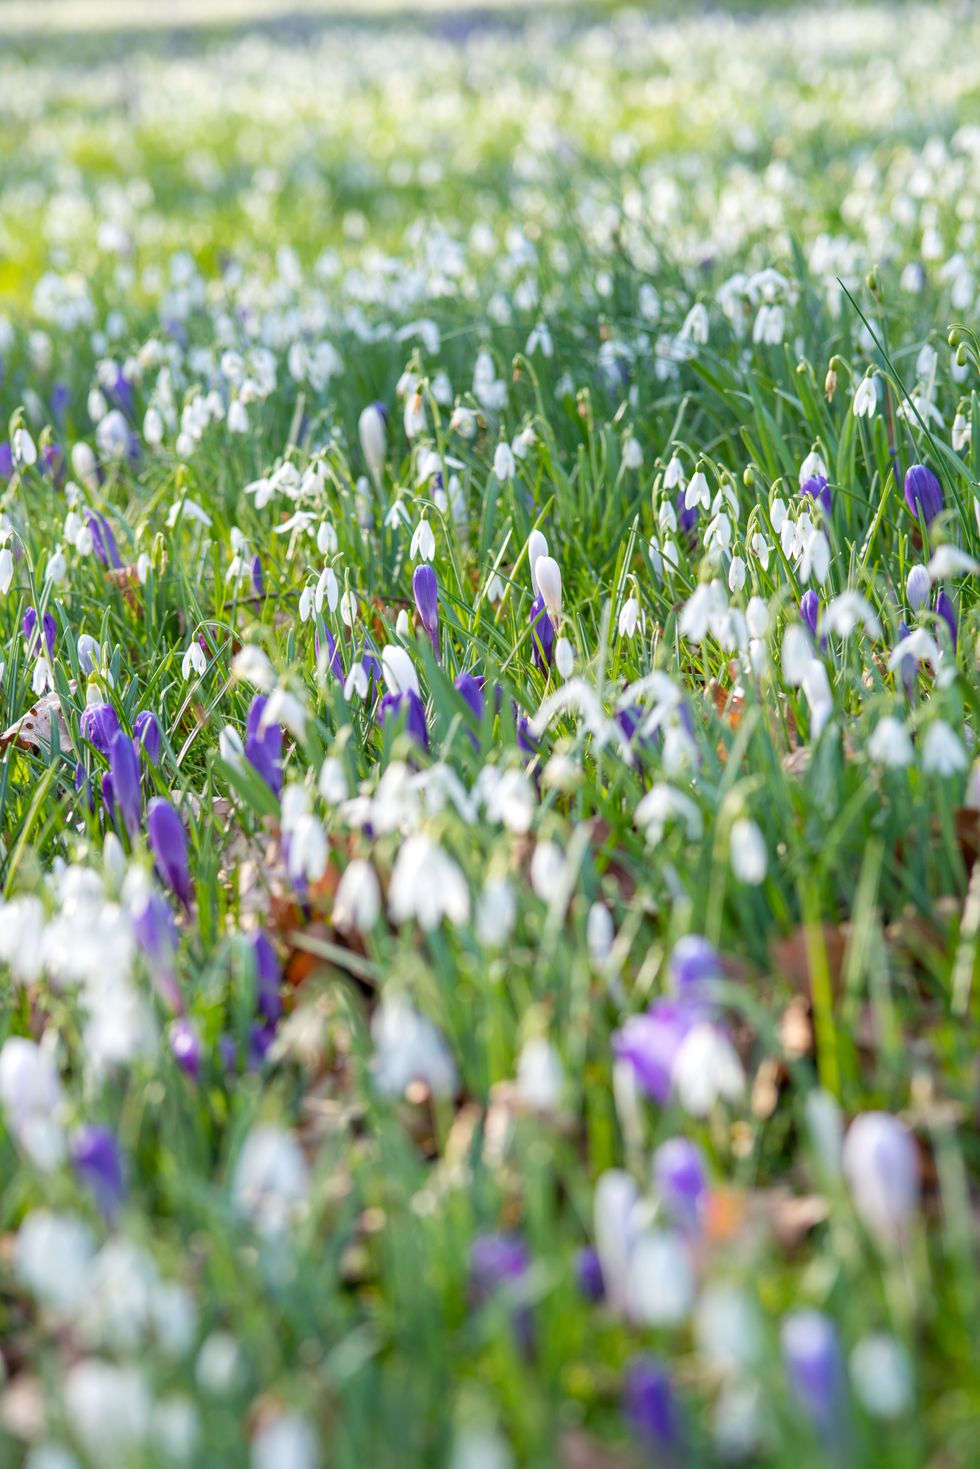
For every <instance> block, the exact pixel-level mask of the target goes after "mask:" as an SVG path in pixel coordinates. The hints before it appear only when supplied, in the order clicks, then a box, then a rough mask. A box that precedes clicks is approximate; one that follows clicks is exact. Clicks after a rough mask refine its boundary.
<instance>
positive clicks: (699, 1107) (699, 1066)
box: [671, 1022, 745, 1117]
mask: <svg viewBox="0 0 980 1469" xmlns="http://www.w3.org/2000/svg"><path fill="white" fill-rule="evenodd" d="M671 1080H672V1083H673V1087H674V1090H675V1092H676V1094H677V1098H678V1100H679V1101H680V1104H681V1106H682V1107H683V1108H684V1110H685V1112H689V1113H690V1114H691V1116H692V1117H707V1115H708V1113H709V1112H710V1111H711V1109H712V1108H713V1107H714V1105H715V1103H716V1102H718V1101H726V1102H736V1101H738V1100H739V1098H740V1097H741V1096H742V1093H743V1092H744V1090H745V1073H744V1072H743V1070H742V1063H741V1061H739V1059H738V1056H737V1055H736V1053H735V1048H734V1047H733V1045H732V1043H731V1041H730V1040H729V1039H728V1037H727V1036H726V1035H724V1034H723V1032H722V1031H720V1030H719V1029H718V1028H717V1026H714V1025H710V1024H708V1023H707V1022H703V1023H701V1024H699V1025H695V1026H694V1028H693V1029H692V1030H690V1031H689V1032H688V1034H687V1035H686V1036H685V1038H684V1040H683V1042H682V1043H681V1047H680V1050H679V1051H678V1052H677V1056H676V1057H675V1060H674V1067H673V1071H672V1073H671Z"/></svg>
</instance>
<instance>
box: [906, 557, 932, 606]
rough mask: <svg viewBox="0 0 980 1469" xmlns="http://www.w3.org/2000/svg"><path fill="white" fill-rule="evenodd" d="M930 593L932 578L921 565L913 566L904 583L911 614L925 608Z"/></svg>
mask: <svg viewBox="0 0 980 1469" xmlns="http://www.w3.org/2000/svg"><path fill="white" fill-rule="evenodd" d="M931 591H932V578H931V577H930V575H929V571H928V569H927V568H926V567H925V566H923V565H922V564H921V563H920V564H919V565H917V566H913V567H912V570H911V571H910V572H909V574H908V577H907V579H906V582H905V595H906V597H907V598H908V603H909V606H910V607H911V609H912V611H913V612H918V611H920V610H921V609H922V608H923V607H925V606H926V604H927V602H928V601H929V594H930V592H931Z"/></svg>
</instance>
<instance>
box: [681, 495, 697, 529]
mask: <svg viewBox="0 0 980 1469" xmlns="http://www.w3.org/2000/svg"><path fill="white" fill-rule="evenodd" d="M676 508H677V524H678V525H679V526H680V529H681V533H682V534H683V535H685V536H686V535H690V533H691V532H692V531H693V530H694V527H695V526H696V525H697V523H698V507H697V506H696V505H692V506H691V508H690V509H688V508H687V501H686V499H685V496H684V491H683V490H681V492H680V494H679V495H678V496H677V500H676Z"/></svg>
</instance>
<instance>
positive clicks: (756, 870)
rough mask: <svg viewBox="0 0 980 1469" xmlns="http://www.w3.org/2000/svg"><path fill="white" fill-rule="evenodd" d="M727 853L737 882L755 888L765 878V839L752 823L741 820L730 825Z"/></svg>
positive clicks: (766, 859)
mask: <svg viewBox="0 0 980 1469" xmlns="http://www.w3.org/2000/svg"><path fill="white" fill-rule="evenodd" d="M728 851H729V856H730V858H731V864H732V871H733V872H734V874H735V876H736V877H737V878H738V879H739V881H740V882H747V883H751V884H752V885H753V886H754V887H757V886H758V884H759V883H760V882H762V881H763V879H764V878H765V875H766V868H767V866H768V856H767V853H766V839H765V837H764V836H763V835H762V832H761V831H760V830H759V827H758V826H757V825H756V823H755V822H754V821H748V820H746V819H744V818H743V819H739V820H738V821H734V822H733V823H732V830H731V834H730V837H729V843H728Z"/></svg>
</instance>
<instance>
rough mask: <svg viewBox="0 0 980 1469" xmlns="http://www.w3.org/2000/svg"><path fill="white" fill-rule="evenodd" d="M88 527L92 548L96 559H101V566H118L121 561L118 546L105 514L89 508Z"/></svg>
mask: <svg viewBox="0 0 980 1469" xmlns="http://www.w3.org/2000/svg"><path fill="white" fill-rule="evenodd" d="M88 528H89V531H90V532H91V535H92V550H93V551H94V552H95V557H96V560H97V561H101V563H102V565H103V566H113V567H120V566H121V565H122V561H121V560H120V559H119V547H118V546H117V545H116V538H115V536H114V535H113V534H112V527H111V526H110V524H109V522H108V521H107V520H106V518H105V516H104V515H100V514H99V512H98V511H97V510H90V511H89V515H88Z"/></svg>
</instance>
